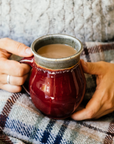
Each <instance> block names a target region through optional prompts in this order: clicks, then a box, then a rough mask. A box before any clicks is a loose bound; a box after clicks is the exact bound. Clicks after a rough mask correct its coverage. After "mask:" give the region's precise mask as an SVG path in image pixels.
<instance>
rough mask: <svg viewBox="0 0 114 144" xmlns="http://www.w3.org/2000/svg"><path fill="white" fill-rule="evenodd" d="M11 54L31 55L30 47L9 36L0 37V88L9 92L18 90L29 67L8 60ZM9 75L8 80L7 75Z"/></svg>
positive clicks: (26, 75) (25, 77)
mask: <svg viewBox="0 0 114 144" xmlns="http://www.w3.org/2000/svg"><path fill="white" fill-rule="evenodd" d="M11 54H15V55H18V56H21V57H30V56H32V52H31V49H30V48H29V47H27V46H26V45H24V44H22V43H19V42H16V41H14V40H11V39H9V38H3V39H0V89H4V90H7V91H9V92H20V91H21V85H23V84H24V82H25V80H26V79H27V77H28V73H29V71H30V67H29V66H28V65H27V64H21V63H19V62H17V61H14V60H9V57H10V56H11ZM8 75H9V76H10V77H9V82H8V80H7V78H8V77H7V76H8Z"/></svg>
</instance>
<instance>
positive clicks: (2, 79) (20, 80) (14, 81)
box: [0, 74, 28, 86]
mask: <svg viewBox="0 0 114 144" xmlns="http://www.w3.org/2000/svg"><path fill="white" fill-rule="evenodd" d="M7 76H8V75H6V74H2V75H1V76H0V83H2V84H7ZM27 77H28V74H26V75H24V76H23V77H15V76H10V77H9V82H10V85H17V86H20V85H23V84H24V82H25V81H26V79H27Z"/></svg>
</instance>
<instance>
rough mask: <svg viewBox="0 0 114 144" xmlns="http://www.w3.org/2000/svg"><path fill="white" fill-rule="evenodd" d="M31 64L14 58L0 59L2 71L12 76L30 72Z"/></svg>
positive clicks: (0, 69) (0, 70)
mask: <svg viewBox="0 0 114 144" xmlns="http://www.w3.org/2000/svg"><path fill="white" fill-rule="evenodd" d="M29 71H30V66H29V65H27V64H22V63H19V62H17V61H14V60H7V59H2V60H1V61H0V72H1V73H3V74H7V75H11V76H17V77H20V76H24V75H25V74H27V73H29Z"/></svg>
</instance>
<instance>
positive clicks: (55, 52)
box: [37, 44, 76, 58]
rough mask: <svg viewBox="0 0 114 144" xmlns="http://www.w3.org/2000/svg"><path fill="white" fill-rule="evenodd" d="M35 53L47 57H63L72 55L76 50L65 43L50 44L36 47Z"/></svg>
mask: <svg viewBox="0 0 114 144" xmlns="http://www.w3.org/2000/svg"><path fill="white" fill-rule="evenodd" d="M37 53H38V54H39V55H41V56H43V57H47V58H64V57H69V56H71V55H74V54H75V53H76V50H75V49H74V48H73V47H71V46H69V45H65V44H50V45H46V46H43V47H41V48H40V49H38V51H37Z"/></svg>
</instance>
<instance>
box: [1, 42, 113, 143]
mask: <svg viewBox="0 0 114 144" xmlns="http://www.w3.org/2000/svg"><path fill="white" fill-rule="evenodd" d="M113 57H114V43H97V42H88V43H85V44H84V50H83V52H82V54H81V58H82V59H84V60H85V61H89V62H95V61H101V60H102V61H107V62H110V61H111V60H113ZM85 76H86V81H87V88H86V93H85V97H84V100H83V102H82V104H84V105H85V104H86V103H87V102H88V101H89V99H90V98H91V97H92V95H93V93H94V91H95V87H96V78H95V76H94V75H87V74H85ZM4 143H6V144H29V143H32V144H114V112H113V113H110V114H108V115H106V116H103V117H102V118H100V119H97V120H86V121H74V120H72V119H70V118H68V119H65V120H54V119H50V118H48V117H46V116H44V115H43V114H41V113H40V112H39V111H38V110H37V109H36V108H35V106H34V105H33V103H32V102H31V99H30V96H29V95H28V94H27V93H26V92H25V91H22V92H21V93H9V92H6V91H3V90H0V144H4Z"/></svg>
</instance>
